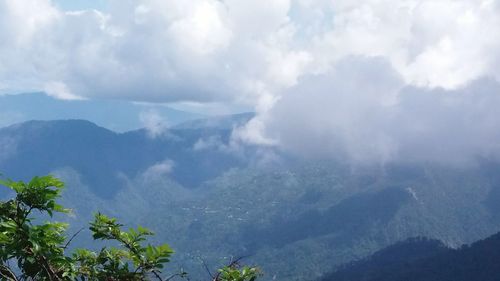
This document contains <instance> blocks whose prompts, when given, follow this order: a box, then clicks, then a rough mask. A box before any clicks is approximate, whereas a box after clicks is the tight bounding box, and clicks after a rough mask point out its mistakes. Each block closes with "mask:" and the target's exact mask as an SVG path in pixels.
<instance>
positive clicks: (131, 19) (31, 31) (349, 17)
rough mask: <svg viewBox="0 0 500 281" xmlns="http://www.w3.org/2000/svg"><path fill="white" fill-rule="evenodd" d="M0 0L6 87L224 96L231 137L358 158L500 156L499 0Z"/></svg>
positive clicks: (160, 98)
mask: <svg viewBox="0 0 500 281" xmlns="http://www.w3.org/2000/svg"><path fill="white" fill-rule="evenodd" d="M109 3H110V4H109V9H108V10H106V11H96V10H86V11H62V10H61V9H59V8H57V6H56V5H55V4H54V3H53V2H51V1H50V0H0V90H1V91H2V92H5V91H9V90H11V91H16V90H21V89H46V90H47V91H48V92H49V94H50V95H52V96H55V97H58V98H66V99H75V98H90V99H92V98H115V99H126V100H133V101H147V102H191V103H193V102H194V103H197V104H205V103H223V104H236V105H239V106H241V105H244V106H250V107H253V108H254V109H255V111H256V113H257V115H256V117H255V118H254V119H253V120H251V121H250V122H249V123H248V124H247V125H246V126H243V127H240V128H237V129H236V130H234V132H233V142H243V143H253V144H261V145H266V146H278V147H279V148H280V149H284V150H286V151H291V152H293V153H296V154H299V155H304V156H310V157H347V158H349V159H352V160H353V161H359V162H364V161H368V162H372V161H376V162H382V163H384V162H387V161H394V160H398V161H401V160H402V159H406V160H409V161H450V162H467V161H469V160H470V159H475V158H477V157H496V155H498V153H500V148H499V147H498V146H497V145H496V141H495V140H496V139H498V136H497V132H498V130H499V128H500V125H499V122H498V121H497V120H496V119H497V118H495V108H497V107H499V106H500V100H499V99H498V98H497V96H498V95H500V93H499V86H498V85H499V83H498V81H500V67H499V65H500V37H499V36H497V33H498V28H497V27H498V26H500V1H498V0H480V1H477V0H443V1H435V0H402V1H397V2H395V1H392V0H364V1H352V0H338V1H329V0H317V1H310V0H252V1H250V0H222V1H221V0H193V1H189V2H188V1H184V0H140V1H131V0H130V1H128V0H126V1H123V0H120V1H119V0H111V1H110V2H109Z"/></svg>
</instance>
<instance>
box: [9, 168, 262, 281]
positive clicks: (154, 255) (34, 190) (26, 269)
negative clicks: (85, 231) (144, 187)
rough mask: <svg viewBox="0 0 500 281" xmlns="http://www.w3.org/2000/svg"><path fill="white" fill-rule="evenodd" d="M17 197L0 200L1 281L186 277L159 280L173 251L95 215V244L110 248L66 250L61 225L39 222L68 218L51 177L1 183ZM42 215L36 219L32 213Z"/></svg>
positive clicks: (242, 280) (230, 269)
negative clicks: (45, 218)
mask: <svg viewBox="0 0 500 281" xmlns="http://www.w3.org/2000/svg"><path fill="white" fill-rule="evenodd" d="M0 183H1V184H2V185H5V186H7V187H9V188H10V189H11V190H13V191H14V192H15V193H16V196H15V197H14V198H13V199H10V200H8V201H0V280H9V281H13V280H82V281H83V280H153V279H157V280H172V279H174V278H188V275H187V273H186V272H184V271H182V270H181V271H180V272H178V273H175V274H171V275H169V276H168V277H165V276H164V273H163V272H162V270H163V269H164V266H165V264H166V263H168V262H169V261H170V257H171V255H172V254H173V253H174V251H173V250H172V249H171V248H170V247H169V246H168V245H167V244H163V245H159V246H155V245H151V244H149V243H147V237H148V236H151V235H153V233H152V232H151V231H150V230H148V229H146V228H143V227H138V228H136V229H129V230H128V231H124V230H123V225H122V224H120V223H118V222H117V220H116V219H114V218H110V217H107V216H105V215H103V214H100V213H97V214H96V215H95V216H94V221H93V222H91V223H90V231H91V232H92V236H93V238H94V239H95V240H104V241H106V242H108V243H109V244H110V245H111V246H105V247H103V248H102V249H101V250H100V251H97V252H95V251H91V250H88V249H76V250H73V251H69V249H68V245H69V244H70V242H71V241H72V239H73V238H74V237H75V235H74V236H72V237H67V236H66V229H67V227H68V225H67V224H65V223H60V222H52V221H45V222H41V216H43V215H44V214H46V215H48V216H49V217H50V218H51V217H52V216H53V214H54V213H55V212H59V213H68V212H69V211H70V210H68V209H65V208H64V207H62V206H61V205H59V204H57V202H56V200H57V199H58V198H59V197H60V195H61V191H62V189H63V187H64V183H63V182H62V181H60V180H59V179H57V178H55V177H52V176H44V177H35V178H33V179H32V180H31V181H30V182H29V183H25V182H22V181H18V182H16V181H11V180H7V181H0ZM35 211H38V212H39V213H41V214H40V215H39V216H38V217H35V215H34V212H35ZM259 274H260V273H259V271H258V269H257V268H254V267H240V266H239V264H238V263H237V262H233V263H231V264H230V265H228V266H226V267H224V268H222V269H219V271H218V274H217V275H216V276H213V277H212V279H213V280H214V281H254V280H255V279H256V278H257V277H258V276H259Z"/></svg>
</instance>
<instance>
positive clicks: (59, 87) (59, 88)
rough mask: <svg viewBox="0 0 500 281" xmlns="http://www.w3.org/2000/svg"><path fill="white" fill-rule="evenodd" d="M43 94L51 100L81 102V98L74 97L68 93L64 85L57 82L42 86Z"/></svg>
mask: <svg viewBox="0 0 500 281" xmlns="http://www.w3.org/2000/svg"><path fill="white" fill-rule="evenodd" d="M44 91H45V93H46V94H47V95H48V96H50V97H53V98H56V99H60V100H83V99H84V98H83V97H80V96H77V95H74V94H72V93H71V92H70V90H69V89H68V87H67V86H66V84H64V83H62V82H57V81H51V82H47V83H46V84H45V86H44Z"/></svg>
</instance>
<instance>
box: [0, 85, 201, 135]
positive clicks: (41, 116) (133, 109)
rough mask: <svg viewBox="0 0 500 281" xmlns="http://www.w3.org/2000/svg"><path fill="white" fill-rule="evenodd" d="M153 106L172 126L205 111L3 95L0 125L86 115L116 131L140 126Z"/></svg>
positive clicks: (0, 107)
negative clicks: (192, 111) (193, 111)
mask: <svg viewBox="0 0 500 281" xmlns="http://www.w3.org/2000/svg"><path fill="white" fill-rule="evenodd" d="M151 110H153V111H154V112H155V114H157V115H158V117H160V118H162V119H164V121H165V122H166V123H168V125H170V126H174V125H176V124H179V123H182V122H184V121H187V120H192V119H199V118H202V117H203V116H202V115H199V114H194V113H189V112H185V111H180V110H176V109H172V108H169V107H165V106H154V107H152V106H145V105H141V104H136V103H131V102H126V101H117V100H71V101H69V100H58V99H54V98H52V97H49V96H47V95H45V94H43V93H26V94H16V95H0V127H4V126H8V125H11V124H14V123H20V122H25V121H29V120H64V119H85V120H89V121H91V122H93V123H96V124H99V125H100V126H103V127H105V128H108V129H111V130H113V131H117V132H124V131H129V130H134V129H138V128H141V127H143V126H144V124H143V122H144V121H143V122H141V116H142V118H143V119H144V118H147V116H146V117H145V114H146V115H147V114H148V113H149V112H150V111H151ZM141 114H142V115H141Z"/></svg>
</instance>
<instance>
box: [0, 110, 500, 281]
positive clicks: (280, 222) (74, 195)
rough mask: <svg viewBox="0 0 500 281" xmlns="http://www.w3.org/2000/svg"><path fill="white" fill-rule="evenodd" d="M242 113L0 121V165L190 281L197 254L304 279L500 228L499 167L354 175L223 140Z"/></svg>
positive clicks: (397, 167)
mask: <svg viewBox="0 0 500 281" xmlns="http://www.w3.org/2000/svg"><path fill="white" fill-rule="evenodd" d="M248 118H251V114H242V115H237V116H228V117H218V118H216V119H214V120H197V121H189V122H187V123H185V124H182V125H179V126H175V127H173V128H171V129H169V130H167V131H164V132H162V133H161V134H151V132H150V131H148V130H145V129H141V130H135V131H130V132H126V133H115V132H113V131H110V130H108V129H105V128H102V127H99V126H97V125H95V124H93V123H91V122H88V121H82V120H66V121H30V122H25V123H22V124H17V125H13V126H9V127H6V128H3V129H0V172H1V173H2V174H4V175H6V176H8V177H10V178H13V179H28V178H30V177H32V176H34V175H43V174H47V173H54V174H56V175H57V176H60V177H61V178H62V179H63V180H64V181H65V182H66V183H67V186H68V189H67V192H66V194H65V197H64V204H65V205H67V206H68V207H71V208H74V213H75V216H74V217H71V218H69V220H71V222H72V225H73V226H74V227H75V228H77V227H79V226H82V225H83V224H85V223H86V222H87V221H89V220H90V217H91V215H92V212H95V211H98V210H100V211H103V212H105V213H108V214H110V215H113V216H119V217H120V218H121V219H122V221H123V222H125V223H126V224H127V225H130V224H138V223H139V224H141V225H144V226H147V227H150V228H152V229H153V230H155V232H156V233H157V234H158V235H157V239H158V240H161V241H167V242H169V243H170V244H171V245H172V247H173V248H174V249H175V250H177V252H178V253H181V254H176V255H175V258H174V260H173V265H171V266H182V267H184V268H185V269H186V270H188V271H189V272H191V273H192V274H193V278H194V279H193V280H198V279H203V277H204V276H205V274H206V271H205V270H204V268H203V266H202V265H201V263H200V259H203V260H204V261H205V262H207V263H209V264H212V265H216V264H222V263H224V262H226V261H227V259H230V257H231V256H240V255H241V256H248V258H246V261H247V262H248V263H256V264H259V265H261V267H262V268H263V271H264V273H265V277H264V278H263V280H287V281H289V280H314V279H317V278H319V277H320V276H322V275H323V274H325V273H327V272H330V271H332V270H333V269H334V268H335V267H336V266H339V265H341V264H344V263H346V262H349V261H352V260H356V259H360V258H363V257H366V256H369V255H370V254H372V253H374V252H375V251H377V250H380V249H382V248H384V247H387V246H389V245H391V244H393V243H395V242H398V241H403V240H405V239H407V238H410V237H414V236H425V237H429V238H431V239H438V240H440V241H443V243H444V244H445V245H447V246H455V247H456V246H459V245H462V244H464V243H471V242H473V241H476V240H478V239H482V238H485V237H487V236H489V235H492V234H493V233H496V232H498V231H500V216H499V215H498V211H499V207H498V202H499V199H500V176H499V175H500V172H499V171H500V165H499V163H494V162H486V161H484V162H483V163H481V164H480V165H478V166H475V167H467V168H459V167H447V166H439V165H431V164H414V165H401V164H392V165H386V166H384V167H364V168H361V167H357V168H356V169H354V168H353V167H351V166H349V165H348V164H346V163H337V162H327V161H323V162H308V161H304V160H300V159H293V161H290V159H292V157H289V156H287V155H283V154H280V153H279V152H277V151H266V150H264V149H263V148H259V147H245V146H242V147H241V146H238V147H231V146H230V145H228V143H229V138H230V134H231V128H232V127H233V124H241V122H245V120H248ZM268 159H275V161H268ZM276 159H277V160H276ZM263 160H266V161H263ZM3 194H5V193H3ZM1 195H2V191H0V196H1ZM85 241H87V240H85V238H83V235H82V238H81V239H80V238H79V239H77V240H76V241H75V244H76V245H78V243H80V244H82V243H83V244H85ZM224 258H225V259H224ZM198 277H199V278H198Z"/></svg>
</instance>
